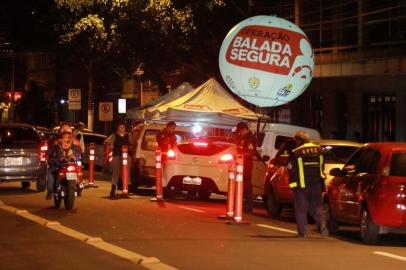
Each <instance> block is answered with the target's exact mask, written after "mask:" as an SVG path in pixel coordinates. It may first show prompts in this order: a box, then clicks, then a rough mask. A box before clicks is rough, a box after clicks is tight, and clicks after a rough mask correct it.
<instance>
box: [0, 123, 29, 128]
mask: <svg viewBox="0 0 406 270" xmlns="http://www.w3.org/2000/svg"><path fill="white" fill-rule="evenodd" d="M2 127H6V128H7V127H9V128H14V127H26V128H33V129H36V128H35V126H33V125H30V124H25V123H0V128H2Z"/></svg>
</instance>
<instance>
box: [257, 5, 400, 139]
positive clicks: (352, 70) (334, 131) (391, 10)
mask: <svg viewBox="0 0 406 270" xmlns="http://www.w3.org/2000/svg"><path fill="white" fill-rule="evenodd" d="M266 2H267V1H260V0H257V1H256V10H255V12H256V13H258V14H259V13H262V14H263V13H264V11H265V12H266V13H267V12H269V13H270V14H277V15H278V16H281V17H284V18H287V19H289V20H291V21H292V22H295V23H296V24H297V25H299V26H300V27H301V28H302V29H303V31H304V32H305V33H306V34H307V35H308V37H309V39H310V40H311V42H312V45H313V48H314V51H315V62H316V67H315V70H314V74H313V75H314V77H313V80H312V82H311V84H310V86H309V88H308V89H307V90H306V91H305V92H304V94H302V96H300V97H299V98H298V99H297V100H295V101H293V102H292V103H291V104H288V105H287V106H284V107H283V108H282V109H283V110H282V111H286V109H288V110H290V113H289V115H290V122H291V123H295V124H300V125H305V126H310V127H314V128H317V129H319V130H320V131H321V133H322V137H324V138H338V139H352V140H360V141H388V140H396V141H406V1H405V0H288V1H275V2H277V3H279V4H275V3H273V5H272V6H271V5H270V3H269V2H268V4H267V3H266ZM278 110H279V109H276V111H278ZM284 114H285V115H286V112H285V113H284ZM276 118H277V117H276Z"/></svg>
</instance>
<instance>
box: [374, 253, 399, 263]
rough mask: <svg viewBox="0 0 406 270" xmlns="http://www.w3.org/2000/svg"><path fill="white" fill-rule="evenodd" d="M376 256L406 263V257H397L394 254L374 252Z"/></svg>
mask: <svg viewBox="0 0 406 270" xmlns="http://www.w3.org/2000/svg"><path fill="white" fill-rule="evenodd" d="M374 254H376V255H380V256H385V257H389V258H392V259H395V260H399V261H404V262H406V257H403V256H399V255H395V254H392V253H387V252H383V251H374Z"/></svg>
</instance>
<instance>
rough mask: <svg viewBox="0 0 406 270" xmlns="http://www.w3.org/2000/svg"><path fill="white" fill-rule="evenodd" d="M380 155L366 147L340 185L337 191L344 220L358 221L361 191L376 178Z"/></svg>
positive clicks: (361, 197)
mask: <svg viewBox="0 0 406 270" xmlns="http://www.w3.org/2000/svg"><path fill="white" fill-rule="evenodd" d="M380 156H381V155H380V153H379V151H377V150H375V149H371V148H368V149H366V150H365V152H364V153H363V155H362V157H361V158H360V160H359V161H358V162H357V163H356V165H355V172H354V173H353V174H351V175H350V176H349V177H348V178H347V179H346V181H345V182H344V183H343V185H342V186H341V188H340V190H339V193H340V197H341V200H342V204H343V208H342V210H343V212H342V214H343V219H344V220H345V221H346V222H349V223H356V224H357V223H358V222H359V214H360V212H361V206H362V200H363V191H364V189H365V188H366V187H367V186H369V185H370V184H372V183H373V182H374V181H375V180H376V177H377V169H378V163H379V160H380Z"/></svg>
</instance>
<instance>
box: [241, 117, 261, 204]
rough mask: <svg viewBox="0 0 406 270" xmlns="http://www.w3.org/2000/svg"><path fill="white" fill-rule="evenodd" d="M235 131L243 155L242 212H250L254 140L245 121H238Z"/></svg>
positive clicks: (254, 151) (252, 202)
mask: <svg viewBox="0 0 406 270" xmlns="http://www.w3.org/2000/svg"><path fill="white" fill-rule="evenodd" d="M236 133H237V135H238V136H239V138H240V142H239V152H240V154H242V155H243V159H244V169H243V189H244V192H243V194H244V201H245V204H244V212H252V209H253V207H254V201H253V198H252V196H253V195H252V182H251V171H252V167H253V161H252V158H253V156H254V155H255V153H256V149H255V148H256V141H255V137H254V135H253V134H252V132H251V131H250V130H249V128H248V125H247V124H246V123H245V122H239V123H238V124H237V126H236Z"/></svg>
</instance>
